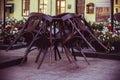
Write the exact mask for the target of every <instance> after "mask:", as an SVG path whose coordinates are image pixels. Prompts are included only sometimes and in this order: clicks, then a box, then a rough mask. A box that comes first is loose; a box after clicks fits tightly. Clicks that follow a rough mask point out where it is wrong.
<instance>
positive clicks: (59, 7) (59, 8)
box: [56, 0, 66, 14]
mask: <svg viewBox="0 0 120 80" xmlns="http://www.w3.org/2000/svg"><path fill="white" fill-rule="evenodd" d="M56 3H57V4H56V14H61V13H65V6H66V5H65V0H57V2H56Z"/></svg>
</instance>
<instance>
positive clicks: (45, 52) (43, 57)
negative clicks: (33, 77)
mask: <svg viewBox="0 0 120 80" xmlns="http://www.w3.org/2000/svg"><path fill="white" fill-rule="evenodd" d="M47 52H48V48H46V49H45V50H44V52H43V56H42V59H41V61H40V63H39V64H38V69H39V68H40V67H41V65H42V63H43V60H44V59H45V56H46V54H47Z"/></svg>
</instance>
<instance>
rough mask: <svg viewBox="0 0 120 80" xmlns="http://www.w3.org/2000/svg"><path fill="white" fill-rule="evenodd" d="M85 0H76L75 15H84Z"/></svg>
mask: <svg viewBox="0 0 120 80" xmlns="http://www.w3.org/2000/svg"><path fill="white" fill-rule="evenodd" d="M84 10H85V0H77V13H80V14H84Z"/></svg>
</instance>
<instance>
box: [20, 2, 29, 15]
mask: <svg viewBox="0 0 120 80" xmlns="http://www.w3.org/2000/svg"><path fill="white" fill-rule="evenodd" d="M26 4H27V5H26ZM26 7H27V9H25V8H26ZM24 10H26V11H24ZM24 13H25V14H24ZM29 13H30V0H22V16H24V17H27V16H28V15H29Z"/></svg>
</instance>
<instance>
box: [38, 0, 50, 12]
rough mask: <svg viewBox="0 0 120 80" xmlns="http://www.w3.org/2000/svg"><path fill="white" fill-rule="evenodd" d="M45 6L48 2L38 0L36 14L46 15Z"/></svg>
mask: <svg viewBox="0 0 120 80" xmlns="http://www.w3.org/2000/svg"><path fill="white" fill-rule="evenodd" d="M47 4H48V0H39V2H38V12H40V13H45V14H47Z"/></svg>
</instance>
